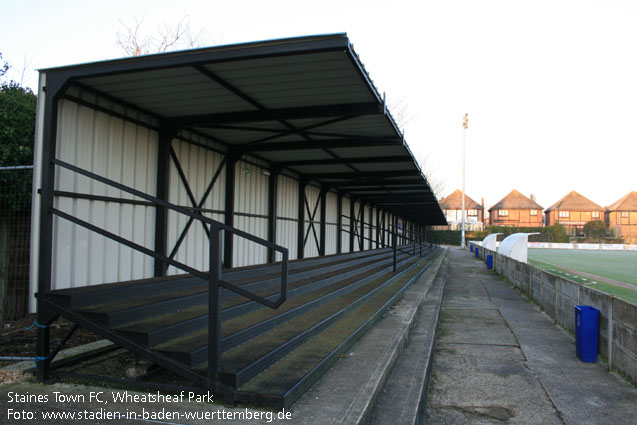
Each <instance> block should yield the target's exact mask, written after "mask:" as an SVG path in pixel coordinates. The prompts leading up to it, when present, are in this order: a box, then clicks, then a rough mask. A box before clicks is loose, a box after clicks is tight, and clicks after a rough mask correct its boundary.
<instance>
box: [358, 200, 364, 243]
mask: <svg viewBox="0 0 637 425" xmlns="http://www.w3.org/2000/svg"><path fill="white" fill-rule="evenodd" d="M359 212H360V216H361V231H360V239H359V240H360V243H359V247H360V249H361V251H364V250H365V202H364V201H362V200H361V209H360V210H359Z"/></svg>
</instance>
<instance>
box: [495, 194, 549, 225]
mask: <svg viewBox="0 0 637 425" xmlns="http://www.w3.org/2000/svg"><path fill="white" fill-rule="evenodd" d="M489 224H490V225H492V226H510V227H542V206H541V205H539V204H538V203H537V202H535V201H533V200H532V199H531V198H528V197H526V196H524V195H522V194H521V193H520V192H518V191H517V190H515V189H514V190H512V191H511V193H509V194H508V195H507V196H505V197H504V198H502V199H501V200H500V201H499V202H497V203H496V204H495V205H493V206H492V207H491V208H489Z"/></svg>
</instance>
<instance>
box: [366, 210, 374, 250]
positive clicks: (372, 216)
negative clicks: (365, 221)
mask: <svg viewBox="0 0 637 425" xmlns="http://www.w3.org/2000/svg"><path fill="white" fill-rule="evenodd" d="M373 222H374V207H373V206H372V205H370V206H369V231H368V232H367V234H368V236H369V249H374V247H373V246H372V241H373V240H374V239H373V238H372V236H373V235H372V232H373V230H374V229H373V227H372V223H373Z"/></svg>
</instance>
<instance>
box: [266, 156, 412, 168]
mask: <svg viewBox="0 0 637 425" xmlns="http://www.w3.org/2000/svg"><path fill="white" fill-rule="evenodd" d="M413 161H414V160H413V159H412V158H411V157H408V156H371V157H363V158H329V159H299V160H295V161H284V162H279V163H278V164H279V165H280V166H282V167H290V166H294V165H297V166H298V165H330V164H373V163H390V162H391V163H396V162H412V163H413Z"/></svg>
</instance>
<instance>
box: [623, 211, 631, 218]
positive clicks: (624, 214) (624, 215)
mask: <svg viewBox="0 0 637 425" xmlns="http://www.w3.org/2000/svg"><path fill="white" fill-rule="evenodd" d="M629 216H630V213H629V212H628V211H622V218H628V217H629Z"/></svg>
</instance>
